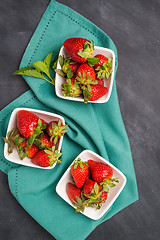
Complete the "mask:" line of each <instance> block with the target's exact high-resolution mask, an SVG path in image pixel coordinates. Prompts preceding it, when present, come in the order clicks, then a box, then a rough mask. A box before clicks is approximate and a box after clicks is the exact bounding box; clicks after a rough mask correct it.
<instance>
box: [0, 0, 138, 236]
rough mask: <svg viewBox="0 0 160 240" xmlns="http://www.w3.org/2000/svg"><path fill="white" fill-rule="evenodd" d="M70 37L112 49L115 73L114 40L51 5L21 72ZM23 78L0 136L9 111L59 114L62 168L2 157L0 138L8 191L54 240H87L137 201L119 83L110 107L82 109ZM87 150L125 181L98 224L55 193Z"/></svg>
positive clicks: (37, 81) (4, 113) (41, 82)
mask: <svg viewBox="0 0 160 240" xmlns="http://www.w3.org/2000/svg"><path fill="white" fill-rule="evenodd" d="M70 37H84V38H87V39H90V40H93V41H94V43H95V45H96V46H102V47H106V48H110V49H112V50H113V51H114V52H115V55H116V68H115V72H116V69H117V64H118V63H117V50H116V47H115V45H114V43H113V42H112V40H111V39H110V38H109V37H108V36H107V35H106V34H105V33H104V32H103V31H101V30H100V29H99V28H98V27H96V26H95V25H94V24H93V23H91V22H90V21H88V20H87V19H85V18H84V17H82V16H81V15H79V14H78V13H76V12H75V11H73V10H72V9H70V8H68V7H66V6H64V5H62V4H60V3H57V2H55V1H53V0H52V1H51V2H50V4H49V6H48V8H47V10H46V11H45V13H44V15H43V17H42V19H41V21H40V23H39V25H38V27H37V29H36V31H35V33H34V35H33V37H32V39H31V41H30V43H29V44H28V47H27V49H26V51H25V54H24V56H23V59H22V61H21V65H20V67H24V66H29V65H31V64H32V63H33V62H35V61H38V60H43V59H44V58H45V56H46V55H47V54H48V53H50V52H51V51H52V50H53V54H54V55H56V54H57V52H58V50H59V48H60V47H61V45H62V44H63V42H64V40H66V39H67V38H70ZM24 78H25V80H26V82H27V83H28V85H29V86H30V88H31V89H32V90H29V91H28V92H26V93H24V94H23V95H22V96H20V97H19V98H17V99H16V100H15V101H13V102H12V103H11V104H9V105H8V106H7V107H6V108H4V109H3V110H2V111H1V112H0V123H1V124H0V137H2V136H5V135H6V131H7V125H8V121H9V118H10V115H11V112H12V110H13V109H14V108H16V107H28V108H34V109H40V110H44V111H49V112H53V113H57V114H60V115H62V116H63V117H64V118H65V121H66V123H67V124H69V127H68V128H69V131H68V132H67V133H66V134H65V136H64V140H63V145H62V152H63V156H62V163H61V164H59V165H57V166H56V167H55V168H53V169H51V170H44V169H37V168H31V167H25V166H22V165H17V164H14V163H11V162H9V161H7V160H6V159H5V158H4V155H3V148H4V142H3V140H2V138H0V150H1V151H0V156H1V161H0V169H1V170H2V171H3V172H5V173H6V174H8V181H9V187H10V190H11V192H12V194H13V195H14V196H15V198H16V199H17V201H18V202H19V203H20V204H21V205H22V207H23V208H24V209H25V210H26V211H27V212H28V213H29V214H30V215H31V216H32V217H33V218H34V219H35V220H36V221H37V222H38V223H39V224H41V225H42V227H44V228H45V229H46V230H47V231H48V232H49V233H50V234H52V235H53V236H54V237H55V238H56V239H58V240H69V239H77V240H82V239H85V238H86V237H87V236H88V235H89V234H90V233H91V232H92V231H93V229H94V228H95V227H96V226H97V225H99V224H100V223H102V222H103V221H105V220H107V219H109V218H111V217H112V216H113V215H114V214H116V213H117V212H119V211H120V210H122V209H123V208H125V207H127V206H128V205H130V204H131V203H133V202H135V201H136V200H137V199H138V192H137V184H136V177H135V172H134V167H133V162H132V157H131V150H130V146H129V141H128V137H127V134H126V131H125V128H124V125H123V121H122V117H121V113H120V109H119V104H118V97H117V92H116V84H115V80H114V84H113V90H112V94H111V98H110V100H109V101H108V102H107V103H103V104H96V103H92V104H91V103H88V104H84V103H82V102H74V101H67V100H64V99H60V98H58V97H57V96H56V95H55V90H54V86H52V85H51V84H49V83H47V82H45V81H44V80H42V79H36V78H32V77H26V76H25V77H24ZM84 149H90V150H92V151H94V152H96V153H98V154H99V155H101V156H102V157H104V158H105V159H108V160H109V161H110V162H111V163H112V164H114V165H115V166H116V167H117V168H118V169H120V171H122V172H123V173H124V174H125V176H126V177H127V184H126V186H125V188H124V190H123V191H122V193H121V194H120V195H119V197H118V198H117V200H116V201H115V203H114V204H113V206H112V207H111V208H110V209H109V211H108V212H106V214H105V215H104V216H103V217H102V218H101V219H99V220H97V221H95V220H91V219H89V218H87V217H86V216H84V215H83V214H81V213H75V209H74V208H72V207H71V206H70V205H69V204H67V203H66V202H65V201H64V200H63V199H61V198H60V197H59V196H58V195H57V193H56V191H55V188H56V185H57V183H58V181H59V179H60V178H61V176H62V175H63V173H64V171H65V170H66V169H67V167H68V166H69V165H70V163H71V162H72V161H73V159H74V158H75V157H76V156H77V155H78V154H79V153H80V152H81V151H83V150H84Z"/></svg>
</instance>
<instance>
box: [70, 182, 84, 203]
mask: <svg viewBox="0 0 160 240" xmlns="http://www.w3.org/2000/svg"><path fill="white" fill-rule="evenodd" d="M81 192H82V190H81V189H80V188H77V187H76V186H75V185H74V184H72V183H70V182H68V183H67V195H68V197H69V199H70V200H71V202H72V203H73V201H76V197H78V198H81Z"/></svg>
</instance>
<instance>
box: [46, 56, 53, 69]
mask: <svg viewBox="0 0 160 240" xmlns="http://www.w3.org/2000/svg"><path fill="white" fill-rule="evenodd" d="M52 53H53V51H52V52H50V53H49V54H48V55H47V57H46V58H45V59H44V63H45V64H46V65H47V68H48V70H49V67H50V63H51V57H52Z"/></svg>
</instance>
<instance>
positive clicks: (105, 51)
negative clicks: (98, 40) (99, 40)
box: [55, 46, 115, 103]
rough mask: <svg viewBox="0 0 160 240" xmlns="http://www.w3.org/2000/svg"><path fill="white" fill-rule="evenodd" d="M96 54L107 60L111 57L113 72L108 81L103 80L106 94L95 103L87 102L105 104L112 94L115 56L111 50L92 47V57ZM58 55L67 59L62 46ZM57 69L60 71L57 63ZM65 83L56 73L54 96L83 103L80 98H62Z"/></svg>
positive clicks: (63, 78)
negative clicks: (106, 90) (62, 86)
mask: <svg viewBox="0 0 160 240" xmlns="http://www.w3.org/2000/svg"><path fill="white" fill-rule="evenodd" d="M97 54H103V55H104V56H106V57H107V58H111V57H112V59H113V60H112V70H113V72H112V73H111V75H110V76H109V79H108V80H107V79H104V86H105V87H107V88H108V92H107V93H106V94H105V95H104V96H103V97H101V98H100V99H98V100H96V101H88V102H90V103H105V102H107V101H108V100H109V98H110V96H111V92H112V86H113V80H114V69H115V54H114V52H113V51H112V50H111V49H108V48H103V47H97V46H95V47H94V52H93V57H94V56H95V55H97ZM59 55H61V56H64V57H65V58H66V57H68V54H67V52H66V50H65V48H64V46H62V47H61V49H60V52H59ZM57 69H61V66H60V64H59V62H58V64H57ZM64 82H65V77H63V76H60V75H58V74H57V73H56V76H55V92H56V95H57V96H58V97H59V98H63V99H66V100H71V101H78V102H84V99H83V97H82V96H80V97H64V96H63V93H62V88H61V85H62V84H63V83H64Z"/></svg>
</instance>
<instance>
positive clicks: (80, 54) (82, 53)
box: [77, 50, 87, 58]
mask: <svg viewBox="0 0 160 240" xmlns="http://www.w3.org/2000/svg"><path fill="white" fill-rule="evenodd" d="M77 54H78V55H79V56H80V57H82V58H85V57H87V53H86V52H84V51H82V50H79V51H78V53H77Z"/></svg>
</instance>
